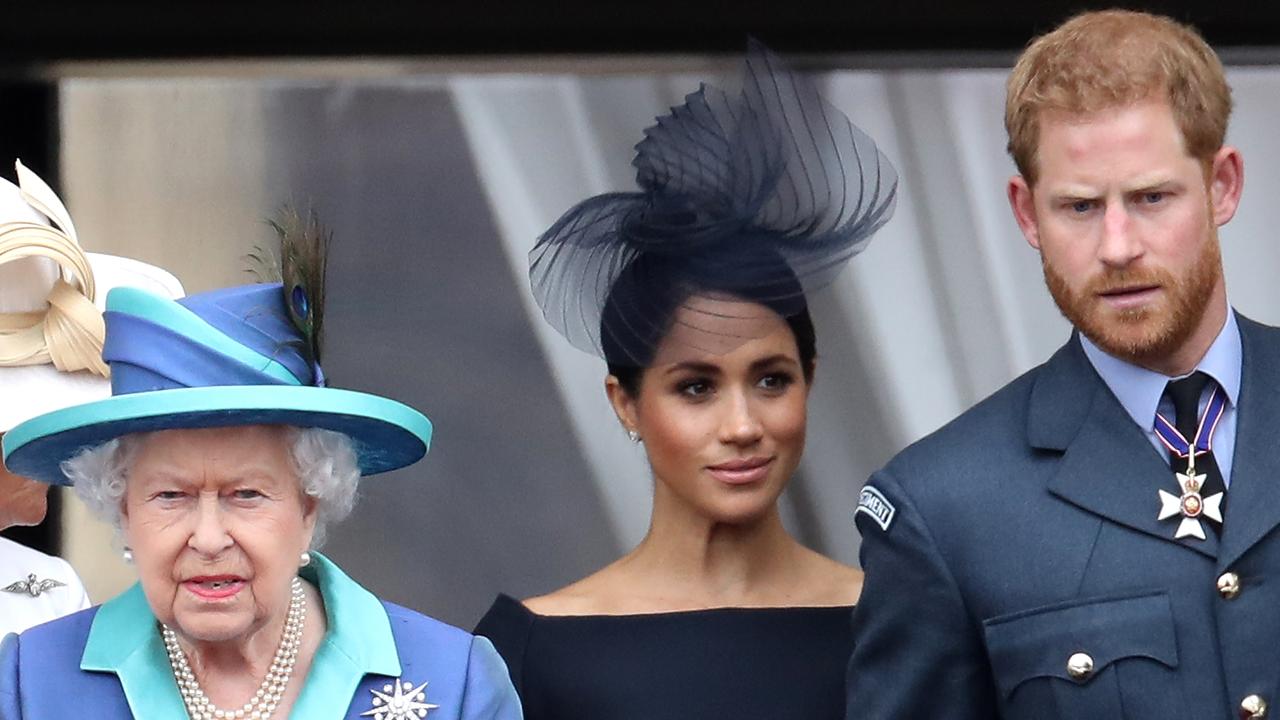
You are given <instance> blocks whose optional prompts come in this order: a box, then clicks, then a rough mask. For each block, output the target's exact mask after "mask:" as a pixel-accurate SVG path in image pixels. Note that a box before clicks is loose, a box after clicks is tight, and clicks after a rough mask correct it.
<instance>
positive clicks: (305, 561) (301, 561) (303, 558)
mask: <svg viewBox="0 0 1280 720" xmlns="http://www.w3.org/2000/svg"><path fill="white" fill-rule="evenodd" d="M310 564H311V553H309V552H307V551H306V550H303V551H302V554H301V555H299V556H298V567H306V566H308V565H310Z"/></svg>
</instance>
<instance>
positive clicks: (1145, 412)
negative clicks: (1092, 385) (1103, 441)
mask: <svg viewBox="0 0 1280 720" xmlns="http://www.w3.org/2000/svg"><path fill="white" fill-rule="evenodd" d="M1079 337H1080V345H1081V347H1082V348H1083V349H1084V354H1085V356H1087V357H1088V358H1089V363H1090V364H1092V365H1093V368H1094V369H1095V370H1097V371H1098V375H1099V376H1101V377H1102V380H1103V382H1105V383H1106V384H1107V387H1108V388H1110V389H1111V392H1112V394H1114V395H1115V396H1116V399H1117V400H1119V401H1120V404H1121V405H1122V406H1123V407H1124V409H1125V412H1126V413H1128V414H1129V417H1131V418H1133V421H1134V422H1136V423H1137V424H1138V427H1141V428H1143V429H1144V430H1150V429H1151V426H1152V423H1153V422H1154V420H1155V417H1156V410H1157V408H1158V407H1159V405H1160V397H1161V396H1162V395H1163V394H1164V388H1165V385H1166V384H1167V383H1168V382H1169V381H1170V380H1176V379H1177V378H1171V377H1169V376H1167V375H1163V374H1161V373H1158V372H1155V371H1154V370H1148V369H1146V368H1143V367H1138V366H1137V365H1134V364H1132V363H1129V362H1126V361H1124V360H1121V359H1119V358H1117V357H1114V356H1112V355H1109V354H1107V352H1106V351H1104V350H1103V349H1102V348H1099V347H1098V346H1097V345H1095V344H1094V343H1093V342H1092V341H1091V340H1089V338H1087V337H1085V336H1084V335H1083V334H1079ZM1242 358H1243V353H1242V351H1241V347H1240V326H1239V324H1238V323H1237V322H1236V315H1235V313H1234V312H1232V311H1230V310H1228V312H1227V320H1226V322H1225V323H1223V325H1222V329H1221V330H1220V331H1218V337H1216V338H1214V340H1213V344H1212V345H1210V346H1209V350H1208V351H1207V352H1206V353H1205V354H1204V357H1203V358H1201V359H1200V362H1199V363H1198V364H1197V365H1196V367H1195V370H1199V371H1202V372H1204V373H1205V374H1207V375H1208V376H1209V377H1211V378H1213V379H1214V380H1215V381H1216V382H1217V383H1218V385H1219V386H1221V387H1222V389H1223V391H1224V392H1225V393H1226V394H1227V402H1228V403H1230V406H1231V407H1232V408H1235V407H1236V403H1237V402H1238V401H1239V399H1240V372H1241V363H1242ZM1193 372H1194V371H1193ZM1190 374H1191V373H1187V375H1190ZM1182 377H1186V376H1185V375H1184V376H1182Z"/></svg>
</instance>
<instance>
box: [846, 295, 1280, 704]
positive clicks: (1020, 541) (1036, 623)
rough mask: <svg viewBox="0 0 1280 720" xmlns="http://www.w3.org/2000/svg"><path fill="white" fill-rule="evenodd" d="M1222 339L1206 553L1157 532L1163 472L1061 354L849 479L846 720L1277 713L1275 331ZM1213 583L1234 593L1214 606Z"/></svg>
mask: <svg viewBox="0 0 1280 720" xmlns="http://www.w3.org/2000/svg"><path fill="white" fill-rule="evenodd" d="M1239 322H1240V332H1241V343H1242V350H1243V367H1242V374H1243V378H1242V382H1241V388H1240V398H1239V405H1238V407H1237V412H1238V415H1237V418H1238V424H1237V430H1236V445H1235V448H1236V449H1235V461H1234V468H1233V470H1232V477H1231V484H1230V490H1229V492H1228V497H1229V502H1228V504H1227V510H1226V517H1225V522H1224V529H1223V535H1222V537H1221V540H1219V539H1217V538H1216V537H1215V536H1214V535H1213V534H1212V533H1209V538H1208V539H1207V540H1196V539H1192V538H1184V539H1182V540H1175V539H1174V538H1173V534H1174V529H1175V528H1176V527H1177V523H1176V522H1174V521H1159V520H1157V514H1158V511H1159V509H1160V502H1159V500H1158V497H1157V489H1158V488H1161V487H1163V488H1171V487H1172V478H1171V476H1170V473H1171V470H1170V469H1169V467H1168V465H1167V464H1166V463H1165V462H1164V460H1163V459H1162V458H1161V457H1160V456H1159V455H1158V454H1157V453H1156V452H1154V451H1153V448H1152V446H1151V443H1150V441H1149V440H1148V439H1147V437H1146V436H1145V435H1144V434H1143V432H1142V430H1141V429H1139V428H1138V426H1137V425H1136V424H1135V423H1134V422H1133V420H1132V419H1131V418H1130V417H1129V415H1128V414H1126V412H1125V411H1124V409H1123V408H1122V407H1121V405H1120V403H1119V401H1117V400H1116V398H1115V396H1114V395H1113V394H1112V393H1111V391H1110V390H1109V389H1108V388H1107V387H1106V385H1105V384H1104V383H1103V381H1102V379H1101V378H1100V377H1099V376H1098V374H1097V373H1096V372H1095V371H1094V369H1093V367H1092V365H1090V364H1089V362H1088V359H1087V358H1086V357H1085V355H1084V352H1083V350H1082V349H1081V347H1080V344H1079V342H1078V341H1077V340H1076V339H1075V338H1072V340H1071V342H1068V343H1067V345H1066V346H1064V347H1063V348H1062V349H1060V350H1059V351H1058V352H1057V353H1056V354H1055V355H1054V356H1053V357H1052V358H1051V359H1050V360H1049V361H1048V362H1047V363H1045V364H1044V365H1042V366H1040V367H1038V368H1036V369H1034V370H1032V371H1030V372H1029V373H1027V374H1026V375H1024V376H1022V377H1020V378H1018V379H1017V380H1015V381H1013V382H1012V383H1010V384H1009V385H1008V386H1006V387H1004V388H1003V389H1001V390H1000V391H998V392H997V393H995V394H994V395H992V396H991V397H990V398H987V399H986V400H984V401H983V402H981V403H979V404H978V405H977V406H975V407H974V408H972V409H971V410H969V411H968V412H966V413H964V414H963V415H961V416H960V417H959V418H957V419H956V420H954V421H953V422H951V423H950V424H948V425H947V426H946V427H944V428H942V429H941V430H939V431H938V432H936V433H934V434H933V435H931V436H929V437H927V438H925V439H924V440H921V441H920V442H918V443H916V444H915V445H913V446H911V447H909V448H907V449H906V450H904V451H903V452H902V453H901V454H899V455H898V456H897V457H896V458H894V459H893V460H892V461H890V462H889V464H888V465H887V466H886V467H885V468H884V469H882V470H880V471H879V472H877V473H875V474H874V475H873V476H872V477H871V479H870V480H869V481H868V483H867V487H865V488H864V489H863V495H862V501H861V503H860V505H859V510H858V512H857V513H856V517H857V524H858V529H859V531H860V532H861V533H862V536H863V544H862V550H861V558H862V566H863V569H864V570H865V571H866V582H865V585H864V587H863V593H862V598H861V600H860V601H859V603H858V607H857V609H856V610H855V612H854V643H855V648H854V652H853V656H852V658H851V660H850V664H849V675H848V681H849V684H848V693H849V702H848V718H849V719H850V720H860V719H862V718H871V719H879V718H885V719H898V718H974V719H977V718H982V719H984V720H986V719H989V718H1007V719H1014V718H1027V719H1033V718H1034V719H1035V720H1054V718H1106V719H1108V720H1110V719H1113V718H1131V719H1145V718H1151V719H1152V720H1155V719H1156V718H1159V719H1160V720H1175V719H1182V718H1185V719H1186V720H1205V719H1207V718H1226V717H1235V716H1236V715H1237V713H1238V712H1239V708H1240V704H1241V702H1242V700H1243V699H1244V698H1246V697H1247V696H1250V695H1255V694H1256V695H1259V696H1261V697H1262V698H1263V699H1265V700H1266V701H1267V702H1269V703H1272V704H1275V703H1280V532H1276V529H1277V525H1280V448H1278V442H1280V330H1277V329H1275V328H1270V327H1266V326H1263V325H1259V324H1257V323H1254V322H1251V321H1249V320H1247V319H1244V318H1239ZM1227 573H1234V574H1235V576H1236V577H1238V579H1239V591H1238V593H1235V594H1233V593H1230V592H1223V591H1220V590H1219V588H1218V582H1219V579H1220V578H1223V576H1224V575H1225V574H1227ZM1227 579H1228V578H1223V580H1224V581H1225V580H1227ZM1078 653H1079V654H1081V655H1080V656H1077V665H1076V667H1077V672H1075V673H1072V672H1071V671H1069V670H1068V660H1069V659H1070V658H1071V657H1072V656H1073V655H1077V654H1078ZM1082 656H1088V660H1089V661H1090V663H1088V664H1091V665H1092V667H1091V668H1088V671H1087V672H1080V671H1079V670H1080V667H1081V665H1080V664H1079V660H1080V659H1081V657H1082Z"/></svg>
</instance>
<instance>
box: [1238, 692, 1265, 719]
mask: <svg viewBox="0 0 1280 720" xmlns="http://www.w3.org/2000/svg"><path fill="white" fill-rule="evenodd" d="M1266 716H1267V701H1266V700H1263V699H1262V696H1261V695H1249V696H1247V697H1246V698H1245V699H1244V700H1241V701H1240V717H1241V718H1244V720H1257V719H1258V718H1265V717H1266Z"/></svg>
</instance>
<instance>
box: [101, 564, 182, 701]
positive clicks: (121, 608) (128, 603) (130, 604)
mask: <svg viewBox="0 0 1280 720" xmlns="http://www.w3.org/2000/svg"><path fill="white" fill-rule="evenodd" d="M80 669H81V670H91V671H96V672H109V673H115V675H116V676H117V677H118V678H119V679H120V685H121V687H122V688H123V689H124V695H125V698H127V699H128V703H129V708H130V710H131V711H132V713H133V715H134V717H140V718H180V717H186V713H187V710H186V707H185V706H184V705H183V703H182V696H181V695H180V694H179V693H178V685H177V683H176V682H175V681H174V679H173V672H172V671H171V670H170V669H169V655H168V654H167V653H166V652H165V649H164V642H163V641H162V640H161V639H160V632H159V630H158V628H157V625H156V618H155V615H153V614H151V607H150V606H149V605H147V599H146V596H145V595H144V594H143V592H142V586H141V585H140V584H137V583H135V584H134V585H133V587H131V588H129V589H128V590H127V591H125V592H124V593H122V594H120V595H119V596H117V597H115V598H113V599H111V600H108V601H107V602H106V603H104V604H103V605H102V607H100V608H98V613H97V614H96V615H95V616H94V618H93V624H92V625H91V626H90V628H89V637H88V639H87V640H86V642H85V648H84V653H83V654H82V655H81V657H80Z"/></svg>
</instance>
